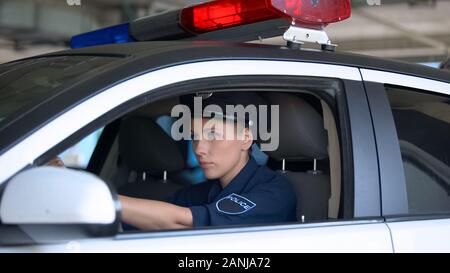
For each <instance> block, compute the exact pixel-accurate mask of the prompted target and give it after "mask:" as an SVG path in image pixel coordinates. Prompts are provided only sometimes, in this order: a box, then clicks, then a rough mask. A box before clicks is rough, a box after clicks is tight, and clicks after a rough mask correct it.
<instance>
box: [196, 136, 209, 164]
mask: <svg viewBox="0 0 450 273" xmlns="http://www.w3.org/2000/svg"><path fill="white" fill-rule="evenodd" d="M192 146H193V147H192V148H193V150H194V153H195V155H196V156H197V158H199V159H201V158H202V157H204V156H205V155H207V154H208V151H209V144H208V141H206V140H196V141H193V142H192Z"/></svg>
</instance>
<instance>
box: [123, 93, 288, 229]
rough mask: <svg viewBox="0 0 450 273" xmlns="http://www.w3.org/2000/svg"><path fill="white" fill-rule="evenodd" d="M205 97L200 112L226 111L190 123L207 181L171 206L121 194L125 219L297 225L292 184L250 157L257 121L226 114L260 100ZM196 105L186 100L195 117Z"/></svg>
mask: <svg viewBox="0 0 450 273" xmlns="http://www.w3.org/2000/svg"><path fill="white" fill-rule="evenodd" d="M202 97H203V99H202V109H201V110H206V109H207V106H209V105H214V106H219V108H220V109H223V112H220V113H217V112H215V113H213V114H214V115H209V116H208V118H205V117H204V116H193V119H192V123H191V125H192V126H191V131H192V135H193V137H194V138H193V150H194V153H195V155H196V157H197V159H198V161H199V163H200V166H201V168H202V169H203V172H204V174H205V177H206V178H207V179H208V180H207V181H206V182H203V183H200V184H196V185H193V186H191V187H188V188H186V189H182V190H180V191H179V192H177V193H176V194H175V196H173V197H172V198H171V199H170V200H168V202H161V201H155V200H144V199H138V198H131V197H126V196H119V198H120V202H121V204H122V220H123V221H124V222H125V223H126V224H130V225H133V226H135V227H138V228H140V229H174V228H189V227H202V226H218V225H243V224H260V223H274V222H287V221H295V208H296V197H295V193H294V190H293V188H292V187H291V185H290V183H289V182H288V181H287V180H286V179H285V178H284V177H283V176H282V175H280V174H279V173H276V172H274V171H272V170H270V169H269V168H267V167H266V166H260V165H258V164H257V162H256V161H255V159H254V158H253V157H252V156H251V155H250V152H249V151H250V149H251V147H252V144H253V141H254V137H253V133H252V130H250V128H249V127H250V126H251V125H252V123H254V122H255V121H253V120H251V119H250V118H249V117H248V116H246V117H245V119H239V118H238V117H237V116H236V115H232V116H229V115H228V116H227V115H226V114H223V113H226V111H225V109H226V105H243V106H244V107H245V106H247V105H250V104H256V105H257V104H260V103H261V98H260V97H259V96H257V95H256V94H255V93H250V92H231V93H230V92H227V93H213V94H207V95H206V96H205V95H204V94H203V96H202ZM184 100H185V101H186V97H184ZM192 101H193V97H192V96H188V97H187V103H186V104H187V105H188V106H190V109H191V110H194V111H191V113H193V112H195V109H192V108H193V107H192ZM194 106H195V105H194ZM212 109H217V108H212ZM201 113H202V114H205V112H204V111H201ZM212 116H214V118H212ZM230 121H232V122H230ZM230 136H233V137H231V138H230Z"/></svg>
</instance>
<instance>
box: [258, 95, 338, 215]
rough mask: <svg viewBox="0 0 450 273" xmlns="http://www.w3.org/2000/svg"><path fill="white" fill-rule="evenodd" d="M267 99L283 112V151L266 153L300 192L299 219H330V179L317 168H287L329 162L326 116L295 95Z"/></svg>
mask: <svg viewBox="0 0 450 273" xmlns="http://www.w3.org/2000/svg"><path fill="white" fill-rule="evenodd" d="M264 97H265V99H266V100H267V101H268V102H269V103H270V104H271V105H279V109H280V126H279V129H280V142H279V147H278V149H277V150H275V151H271V152H266V153H267V154H268V155H269V156H270V157H271V158H272V159H274V160H276V161H278V162H279V164H280V165H279V166H280V169H281V170H280V171H281V172H282V173H283V174H284V175H285V176H286V177H287V179H288V180H289V181H290V182H291V184H292V185H293V187H294V189H295V191H296V195H297V219H298V220H299V221H310V220H323V219H327V218H328V201H329V199H330V197H331V185H330V176H329V175H328V174H325V173H323V172H322V171H320V170H317V169H314V168H313V169H312V170H309V171H306V172H295V171H289V170H286V169H285V168H284V166H285V164H286V163H287V162H294V163H296V162H305V161H307V162H311V163H312V162H314V163H315V162H317V160H322V159H327V158H328V152H327V142H328V141H327V133H326V130H325V129H324V127H323V118H322V116H321V115H320V114H319V113H318V112H317V111H316V110H315V109H314V108H313V107H312V106H311V105H310V104H308V103H307V102H305V101H304V100H303V99H301V98H300V97H298V96H297V95H295V94H288V93H267V94H264ZM272 129H273V128H272ZM314 165H315V164H314Z"/></svg>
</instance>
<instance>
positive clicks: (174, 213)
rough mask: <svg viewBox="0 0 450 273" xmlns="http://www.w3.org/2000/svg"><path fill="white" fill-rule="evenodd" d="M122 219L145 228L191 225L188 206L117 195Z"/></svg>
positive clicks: (170, 227)
mask: <svg viewBox="0 0 450 273" xmlns="http://www.w3.org/2000/svg"><path fill="white" fill-rule="evenodd" d="M119 200H120V203H121V205H122V220H123V221H124V222H125V223H127V224H130V225H133V226H135V227H138V228H140V229H145V230H154V229H176V228H189V227H192V226H193V219H192V212H191V210H190V209H189V208H185V207H180V206H176V205H172V204H170V203H166V202H160V201H155V200H146V199H139V198H132V197H127V196H121V195H119Z"/></svg>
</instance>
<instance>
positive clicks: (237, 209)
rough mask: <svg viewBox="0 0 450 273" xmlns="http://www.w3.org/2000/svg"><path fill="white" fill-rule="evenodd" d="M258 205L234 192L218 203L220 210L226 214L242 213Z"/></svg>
mask: <svg viewBox="0 0 450 273" xmlns="http://www.w3.org/2000/svg"><path fill="white" fill-rule="evenodd" d="M254 207H256V204H255V203H253V202H252V201H250V200H249V199H247V198H245V197H243V196H240V195H238V194H235V193H232V194H230V195H228V196H226V197H224V198H222V199H220V200H219V201H217V203H216V208H217V210H218V211H220V212H222V213H226V214H241V213H244V212H247V211H249V210H251V209H252V208H254Z"/></svg>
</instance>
